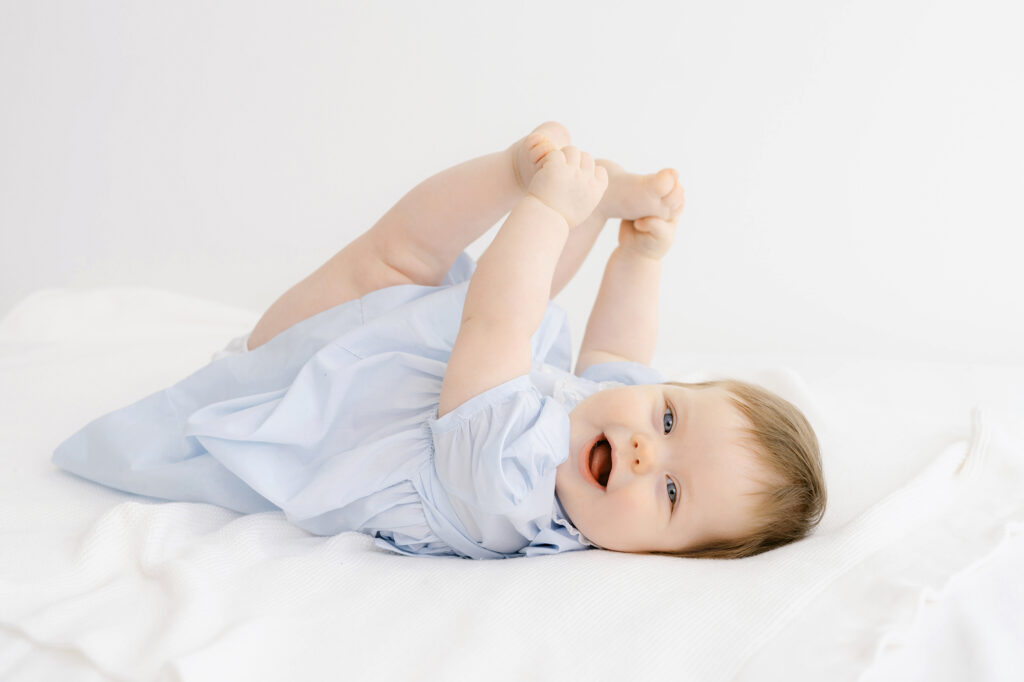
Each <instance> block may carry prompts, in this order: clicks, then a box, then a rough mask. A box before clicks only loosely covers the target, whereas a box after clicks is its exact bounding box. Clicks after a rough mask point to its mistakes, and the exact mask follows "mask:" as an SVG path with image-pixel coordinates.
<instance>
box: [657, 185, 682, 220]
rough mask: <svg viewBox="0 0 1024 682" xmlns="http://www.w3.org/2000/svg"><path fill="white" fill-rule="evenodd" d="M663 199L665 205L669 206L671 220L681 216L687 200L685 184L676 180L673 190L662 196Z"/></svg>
mask: <svg viewBox="0 0 1024 682" xmlns="http://www.w3.org/2000/svg"><path fill="white" fill-rule="evenodd" d="M661 201H662V204H663V205H665V206H667V207H668V219H669V220H676V219H677V218H679V214H680V213H682V211H683V203H684V202H685V196H684V192H683V186H682V185H680V184H679V182H676V184H675V186H674V187H673V188H672V191H671V192H669V193H668V194H666V195H665V196H664V197H662V199H661Z"/></svg>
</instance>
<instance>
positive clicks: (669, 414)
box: [665, 405, 676, 433]
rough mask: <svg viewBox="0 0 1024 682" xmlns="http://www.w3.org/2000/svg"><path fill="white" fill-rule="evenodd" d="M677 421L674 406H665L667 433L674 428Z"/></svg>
mask: <svg viewBox="0 0 1024 682" xmlns="http://www.w3.org/2000/svg"><path fill="white" fill-rule="evenodd" d="M675 421H676V418H675V415H673V414H672V408H671V407H668V406H667V405H666V406H665V433H668V432H669V431H671V430H672V426H673V424H675Z"/></svg>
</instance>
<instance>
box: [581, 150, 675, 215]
mask: <svg viewBox="0 0 1024 682" xmlns="http://www.w3.org/2000/svg"><path fill="white" fill-rule="evenodd" d="M597 165H599V166H604V168H605V170H607V171H608V189H607V190H606V191H605V193H604V196H603V197H602V198H601V203H600V204H599V205H598V207H597V210H598V211H600V212H601V213H603V214H604V215H605V216H606V217H608V218H624V219H626V220H635V219H637V218H643V217H646V216H656V217H658V218H663V219H665V220H669V219H671V218H672V215H673V214H675V213H678V211H679V209H681V208H682V206H683V187H682V185H680V184H679V173H677V172H676V171H675V169H673V168H663V169H662V170H660V171H658V172H657V173H652V174H651V175H638V174H636V173H627V172H626V171H625V170H624V169H623V168H622V166H620V165H618V164H617V163H614V162H612V161H607V160H605V159H599V160H598V161H597Z"/></svg>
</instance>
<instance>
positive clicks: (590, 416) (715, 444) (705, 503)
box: [555, 384, 767, 552]
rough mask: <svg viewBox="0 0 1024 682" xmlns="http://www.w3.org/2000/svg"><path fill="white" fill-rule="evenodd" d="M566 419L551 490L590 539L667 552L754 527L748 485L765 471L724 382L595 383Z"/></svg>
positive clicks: (754, 488)
mask: <svg viewBox="0 0 1024 682" xmlns="http://www.w3.org/2000/svg"><path fill="white" fill-rule="evenodd" d="M569 424H570V439H569V441H570V442H569V445H570V447H569V458H568V459H567V460H566V461H565V462H563V463H562V464H561V465H559V467H558V471H557V476H556V479H555V490H556V492H557V493H558V498H559V500H561V502H562V505H563V506H564V507H565V511H566V513H567V514H568V515H569V519H570V520H571V521H572V523H573V524H574V525H575V526H576V527H577V528H578V529H579V530H580V532H581V533H583V535H584V536H586V537H587V538H588V539H589V540H591V541H592V542H594V543H595V544H597V545H598V546H600V547H604V548H605V549H611V550H616V551H620V552H651V551H671V552H674V551H681V550H686V549H693V548H695V547H697V546H699V545H701V544H703V543H705V542H708V541H711V540H722V539H732V538H737V537H741V536H743V535H745V534H746V533H748V532H749V531H751V530H752V529H753V528H752V524H751V509H752V507H753V502H754V498H753V497H752V496H750V495H748V493H753V492H756V491H758V490H761V489H762V488H763V486H762V484H761V483H759V482H757V480H755V479H758V478H760V479H761V480H766V479H767V475H766V471H765V469H764V466H763V465H762V464H761V463H760V462H759V461H758V460H757V458H756V456H755V455H754V453H753V452H752V451H751V450H750V449H748V448H747V447H745V446H744V445H743V444H742V443H741V438H742V437H743V435H744V434H743V428H744V426H746V425H747V422H746V419H745V417H744V416H743V415H742V414H741V413H740V412H739V411H738V410H737V409H736V408H735V407H734V406H733V405H732V403H731V402H730V401H729V397H728V393H727V392H726V390H725V389H723V388H719V387H713V388H703V389H694V388H684V387H681V386H669V385H662V384H654V385H647V386H623V387H620V388H612V389H608V390H605V391H598V392H597V393H595V394H593V395H592V396H590V397H589V398H587V399H585V400H583V401H582V402H581V403H579V404H578V405H577V406H576V408H575V409H574V410H573V411H572V412H571V413H570V414H569ZM601 440H605V441H607V444H601V443H600V441H601ZM595 442H597V443H598V445H597V446H596V448H595V447H594V445H595ZM592 452H593V454H592ZM673 500H674V505H673Z"/></svg>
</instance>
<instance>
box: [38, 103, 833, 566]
mask: <svg viewBox="0 0 1024 682" xmlns="http://www.w3.org/2000/svg"><path fill="white" fill-rule="evenodd" d="M569 141H570V140H569V134H568V131H566V129H565V128H564V127H563V126H561V125H560V124H558V123H554V122H549V123H545V124H542V125H541V126H538V128H537V129H536V130H534V131H533V132H532V133H531V134H530V135H528V136H527V137H525V138H523V139H521V140H519V141H517V142H516V143H514V144H513V145H512V146H511V147H509V148H508V149H506V150H503V151H499V152H495V153H493V154H489V155H486V156H483V157H480V158H477V159H473V160H470V161H468V162H465V163H462V164H460V165H458V166H455V167H453V168H450V169H448V170H446V171H443V172H442V173H439V174H438V175H435V176H433V177H431V178H429V179H427V180H426V181H424V182H423V183H421V184H420V185H418V186H417V187H415V188H414V189H412V190H411V191H410V192H409V193H408V194H407V195H406V196H405V197H403V198H402V199H401V200H400V201H399V202H398V203H397V204H396V205H395V206H394V207H392V208H391V209H390V210H389V211H388V212H387V213H386V214H385V215H384V216H383V217H382V218H381V219H380V221H379V222H378V223H377V224H376V225H374V226H373V227H372V228H371V229H370V230H369V231H367V232H365V233H363V234H362V235H361V236H360V237H358V238H357V239H355V240H354V241H353V242H352V243H350V244H349V245H348V246H346V247H345V248H344V249H342V251H340V252H339V253H338V254H336V255H335V256H333V257H332V258H331V259H330V260H329V261H328V262H327V263H325V264H324V265H323V266H321V267H320V268H319V269H317V270H316V271H315V272H314V273H312V274H311V275H310V276H309V277H307V278H306V279H305V280H303V281H302V282H300V283H299V284H297V285H295V286H294V287H292V288H291V289H290V290H289V291H287V292H286V293H285V294H284V295H282V296H281V298H279V299H278V300H277V301H276V302H275V303H274V304H273V305H272V306H271V307H270V308H269V309H268V310H267V312H266V313H265V314H264V315H263V317H262V318H261V319H260V320H259V322H258V324H257V325H256V327H255V328H254V329H253V331H252V332H251V334H249V335H248V338H247V339H245V338H243V339H242V340H241V341H243V343H241V344H240V345H241V346H242V347H241V348H239V349H238V350H239V351H240V352H238V353H223V354H218V356H216V357H215V359H214V361H213V362H211V363H210V364H209V365H207V366H206V367H204V368H202V369H200V370H199V371H197V372H196V373H195V374H193V375H192V376H190V377H188V378H187V379H185V380H183V381H182V382H179V383H178V384H176V385H175V386H173V387H171V388H169V389H165V390H164V391H160V392H158V393H156V394H153V395H151V396H149V397H147V398H145V399H143V400H141V401H139V402H138V403H135V404H134V405H130V406H128V407H125V408H122V409H121V410H117V411H115V412H113V413H111V414H108V415H105V416H104V417H101V418H99V419H97V420H95V421H94V422H92V423H91V424H89V425H88V426H86V427H85V428H83V429H82V430H81V431H79V432H78V433H76V434H75V435H74V436H72V437H71V438H69V439H68V440H67V441H65V442H64V443H63V444H62V445H61V446H60V447H59V448H58V449H57V451H56V452H55V453H54V461H55V462H56V463H57V464H58V465H59V466H62V467H63V468H65V469H67V470H69V471H71V472H73V473H76V474H78V475H81V476H84V477H87V478H90V479H92V480H95V481H98V482H100V483H103V484H105V485H109V486H112V487H115V488H119V489H122V490H127V491H130V492H136V493H140V494H143V495H149V496H154V497H160V498H164V499H173V500H187V501H202V502H212V503H214V504H219V505H222V506H225V507H228V508H231V509H236V510H238V511H242V512H256V511H265V510H272V509H281V510H283V511H284V512H285V514H286V516H287V517H288V518H289V520H291V521H292V522H294V523H296V524H297V525H300V526H302V527H303V528H306V529H307V530H310V531H311V532H314V533H319V534H324V535H327V534H335V533H338V532H342V531H346V530H356V531H361V532H364V533H367V534H369V535H371V536H373V537H374V538H376V541H377V544H378V545H379V546H381V547H384V548H386V549H389V550H392V551H396V552H400V553H404V554H434V555H443V554H454V555H458V556H463V557H470V558H504V557H511V556H533V555H537V554H549V553H554V552H561V551H571V550H578V549H587V548H592V547H599V548H604V549H610V550H616V551H622V552H638V553H662V554H673V555H678V556H689V557H717V558H737V557H743V556H750V555H753V554H757V553H760V552H763V551H766V550H768V549H772V548H774V547H778V546H780V545H783V544H785V543H788V542H792V541H794V540H797V539H800V538H801V537H803V536H805V535H806V534H807V533H808V532H809V530H810V529H811V528H813V526H814V525H815V524H816V523H817V522H818V521H819V520H820V518H821V515H822V513H823V511H824V505H825V489H824V485H823V478H822V472H821V463H820V458H819V454H818V445H817V441H816V438H815V435H814V432H813V430H812V429H811V427H810V425H809V424H808V423H807V420H806V419H805V418H804V416H803V415H802V414H801V413H800V412H799V411H798V410H797V409H796V408H795V407H793V406H792V405H791V404H790V403H788V402H786V401H785V400H783V399H781V398H779V397H778V396H775V395H773V394H772V393H770V392H768V391H766V390H764V389H762V388H760V387H757V386H754V385H751V384H747V383H744V382H739V381H731V380H724V381H715V382H705V383H700V384H683V383H675V382H665V381H663V379H662V377H661V376H660V374H658V373H657V372H656V371H655V370H653V369H651V368H650V367H649V366H648V365H649V363H650V361H651V358H652V355H653V352H654V346H655V338H656V334H657V310H658V288H659V280H660V275H661V259H662V258H663V257H664V255H665V254H666V253H667V252H668V250H669V247H670V246H671V243H672V239H673V236H674V231H675V227H676V223H677V222H678V219H679V215H680V213H681V211H682V207H683V191H682V188H681V187H680V185H679V183H678V177H677V174H676V173H675V171H673V170H671V169H664V170H662V171H660V172H658V173H656V174H653V175H647V176H643V175H634V174H630V173H626V172H625V171H624V170H623V169H621V168H620V167H619V166H617V165H616V164H614V163H611V162H608V161H603V160H600V161H596V162H595V161H594V159H592V158H591V156H590V155H589V154H587V153H585V152H580V151H579V150H578V149H577V148H575V147H573V146H571V145H569ZM506 213H508V217H507V218H506V220H505V221H504V223H503V224H502V226H501V228H500V230H499V231H498V234H497V236H496V237H495V239H494V241H493V243H492V244H491V245H490V246H489V248H488V249H487V250H486V252H485V253H484V254H483V256H481V258H480V260H479V262H478V263H475V264H474V263H473V262H472V261H471V260H470V259H469V258H468V256H466V254H465V253H464V252H463V250H464V248H465V247H466V246H467V245H468V244H470V243H472V242H473V241H475V240H476V238H477V237H479V236H480V235H481V234H482V233H483V232H484V231H486V230H487V229H488V228H489V227H490V226H491V225H493V224H494V223H495V222H496V221H497V220H498V219H500V218H501V216H503V215H505V214H506ZM610 217H616V218H621V223H620V227H619V246H618V248H617V249H616V250H615V251H614V252H613V253H612V255H611V257H610V258H609V260H608V264H607V267H606V269H605V273H604V279H603V281H602V284H601V287H600V290H599V292H598V296H597V300H596V302H595V304H594V308H593V310H592V312H591V315H590V319H589V322H588V324H587V329H586V333H585V335H584V338H583V342H582V347H581V350H580V353H579V357H578V360H577V363H576V367H575V372H574V373H570V372H569V365H570V354H571V353H570V348H569V338H568V330H567V325H566V321H565V315H564V312H563V311H561V310H560V309H558V308H557V306H555V305H554V304H552V303H550V299H551V298H553V297H554V296H555V295H556V294H557V293H558V292H559V291H560V290H561V289H562V288H563V287H564V286H565V284H566V283H567V282H568V281H569V280H570V279H571V278H572V276H573V275H574V274H575V272H576V271H577V269H578V268H579V266H580V264H581V263H582V261H583V259H584V258H585V257H586V255H587V253H589V251H590V249H591V247H592V246H593V244H594V241H595V240H596V238H597V235H598V234H599V233H600V230H601V229H602V227H603V226H604V224H605V223H606V221H607V220H608V218H610Z"/></svg>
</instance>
